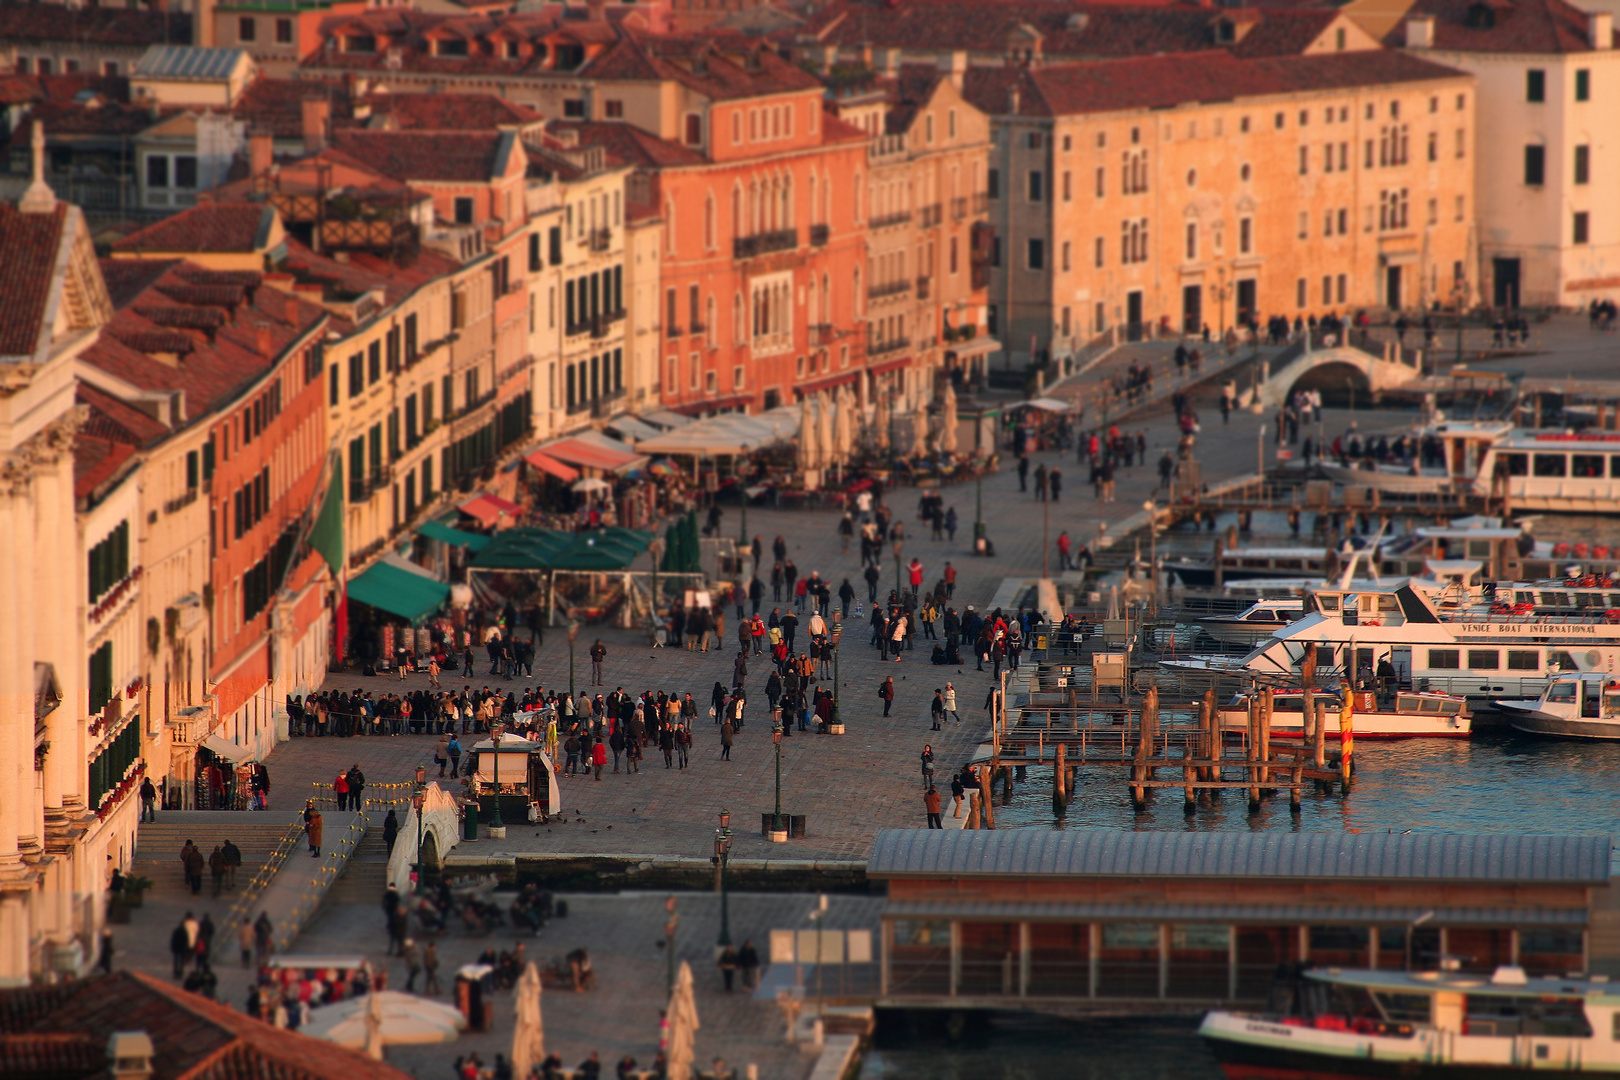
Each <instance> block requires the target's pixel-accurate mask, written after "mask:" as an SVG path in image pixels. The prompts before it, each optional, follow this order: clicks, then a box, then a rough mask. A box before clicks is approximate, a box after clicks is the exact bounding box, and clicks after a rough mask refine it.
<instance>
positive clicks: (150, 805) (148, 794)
mask: <svg viewBox="0 0 1620 1080" xmlns="http://www.w3.org/2000/svg"><path fill="white" fill-rule="evenodd" d="M148 821H154V822H155V821H157V788H156V787H154V786H153V785H152V778H151V777H150V776H148V777H146V778H145V779H143V780H142V781H141V824H143V825H144V824H146V823H147V822H148Z"/></svg>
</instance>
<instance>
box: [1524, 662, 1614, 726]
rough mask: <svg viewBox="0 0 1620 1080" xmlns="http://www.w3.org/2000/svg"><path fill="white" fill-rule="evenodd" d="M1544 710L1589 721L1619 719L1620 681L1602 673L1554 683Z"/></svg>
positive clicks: (1588, 673)
mask: <svg viewBox="0 0 1620 1080" xmlns="http://www.w3.org/2000/svg"><path fill="white" fill-rule="evenodd" d="M1542 707H1543V708H1545V709H1546V710H1547V711H1548V712H1557V713H1560V714H1562V715H1566V716H1572V717H1574V716H1579V717H1583V718H1585V719H1589V720H1591V719H1599V718H1605V719H1606V718H1610V717H1620V679H1617V678H1615V676H1614V675H1612V674H1609V673H1607V672H1599V671H1591V672H1585V673H1582V674H1580V675H1577V676H1574V677H1573V678H1570V677H1561V678H1558V679H1555V680H1553V681H1552V683H1550V684H1549V685H1548V686H1547V692H1546V694H1545V695H1543V697H1542Z"/></svg>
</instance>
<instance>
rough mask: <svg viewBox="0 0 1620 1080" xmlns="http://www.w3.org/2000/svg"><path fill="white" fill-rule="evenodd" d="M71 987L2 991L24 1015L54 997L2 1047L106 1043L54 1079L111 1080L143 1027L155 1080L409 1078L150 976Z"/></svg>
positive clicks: (2, 1038)
mask: <svg viewBox="0 0 1620 1080" xmlns="http://www.w3.org/2000/svg"><path fill="white" fill-rule="evenodd" d="M68 985H69V988H70V992H69V993H67V994H65V995H63V994H60V993H59V992H58V988H56V987H47V988H44V989H43V990H36V989H23V990H8V991H3V992H0V1000H3V999H23V1000H22V1001H20V1002H19V1003H18V1005H17V1006H16V1011H20V1012H25V1013H26V1012H29V1011H35V1010H32V1009H31V1008H30V1005H29V1004H28V1002H27V1000H26V999H28V998H30V997H33V996H34V995H39V994H46V995H48V996H49V998H50V1002H51V1005H50V1007H49V1008H48V1010H47V1009H46V1008H45V1007H41V1008H40V1009H39V1010H37V1011H41V1012H43V1015H42V1016H40V1017H39V1018H38V1019H37V1020H35V1021H34V1022H33V1023H32V1024H30V1025H29V1026H27V1027H26V1028H8V1029H6V1030H5V1031H4V1032H3V1033H0V1047H3V1046H5V1045H7V1044H14V1045H18V1046H19V1047H21V1046H24V1045H28V1044H30V1043H32V1044H34V1045H37V1040H39V1038H40V1037H41V1036H50V1035H61V1034H66V1035H72V1036H75V1037H77V1038H87V1039H89V1040H90V1041H91V1042H92V1043H93V1044H94V1045H96V1046H97V1047H98V1048H100V1050H101V1053H100V1055H99V1056H98V1060H97V1061H95V1063H94V1067H93V1068H92V1069H90V1070H88V1071H85V1072H74V1071H71V1069H65V1070H64V1071H62V1072H58V1073H56V1074H54V1077H53V1080H79V1078H81V1077H83V1078H84V1080H89V1078H91V1077H105V1076H106V1075H107V1059H106V1051H105V1047H106V1045H107V1040H108V1039H109V1038H110V1037H111V1036H112V1034H113V1033H114V1032H118V1031H144V1032H146V1034H147V1035H148V1036H150V1037H151V1039H152V1044H153V1049H154V1051H155V1054H154V1057H153V1060H152V1066H153V1071H152V1080H408V1077H407V1074H406V1073H403V1072H401V1071H400V1070H398V1069H396V1068H394V1067H393V1066H392V1065H388V1064H385V1063H384V1062H381V1061H373V1060H372V1059H371V1058H368V1057H366V1056H365V1055H364V1054H360V1053H357V1052H355V1051H353V1050H345V1049H343V1048H342V1047H339V1046H334V1045H333V1044H331V1043H327V1042H321V1041H318V1040H316V1039H312V1038H310V1037H308V1036H306V1035H299V1034H298V1033H297V1032H292V1031H284V1030H280V1029H277V1028H273V1027H271V1026H269V1025H268V1024H265V1023H262V1022H260V1021H258V1020H254V1019H251V1018H250V1017H248V1016H245V1015H243V1014H242V1013H239V1012H236V1011H234V1010H232V1009H229V1008H227V1007H226V1006H224V1005H221V1004H219V1003H218V1002H215V1001H209V1000H207V999H205V998H201V997H198V996H197V995H195V994H188V993H186V992H185V991H184V990H180V989H177V988H175V987H172V986H168V985H165V984H164V983H163V982H162V981H160V980H158V979H154V978H152V977H150V976H147V975H142V974H138V973H135V972H119V973H118V974H115V975H106V976H101V977H99V978H91V979H85V980H82V981H79V982H75V983H71V984H68ZM0 1053H4V1051H3V1050H0ZM71 1053H72V1052H71V1051H68V1050H66V1049H64V1050H63V1052H62V1054H63V1056H64V1057H67V1058H68V1060H67V1061H65V1062H64V1064H66V1065H69V1066H71V1065H72V1064H73V1063H74V1060H75V1059H74V1058H72V1057H71V1056H70V1055H71ZM0 1060H4V1058H3V1057H0ZM6 1075H7V1076H8V1077H9V1076H11V1075H13V1074H11V1073H9V1072H8V1073H7V1074H6Z"/></svg>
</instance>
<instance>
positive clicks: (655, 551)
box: [647, 536, 664, 628]
mask: <svg viewBox="0 0 1620 1080" xmlns="http://www.w3.org/2000/svg"><path fill="white" fill-rule="evenodd" d="M647 553H648V554H649V555H651V556H652V621H653V626H654V627H655V628H656V627H657V625H658V561H659V560H660V559H662V558H663V557H664V538H663V537H662V536H655V537H653V541H652V543H651V544H649V545H647Z"/></svg>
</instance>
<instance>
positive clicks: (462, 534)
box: [416, 521, 489, 554]
mask: <svg viewBox="0 0 1620 1080" xmlns="http://www.w3.org/2000/svg"><path fill="white" fill-rule="evenodd" d="M416 531H417V532H419V533H421V534H422V535H423V536H427V537H431V538H432V539H434V540H439V541H442V542H444V543H446V544H453V545H454V546H456V547H464V548H466V549H467V550H468V551H471V552H473V553H474V554H477V553H478V552H480V551H483V550H484V548H486V547H488V546H489V537H487V536H485V535H484V534H483V533H475V532H466V531H465V530H463V529H456V528H452V527H451V526H449V525H446V524H444V523H443V522H441V521H429V522H428V523H426V524H425V525H423V526H422V527H421V528H420V529H417V530H416Z"/></svg>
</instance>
